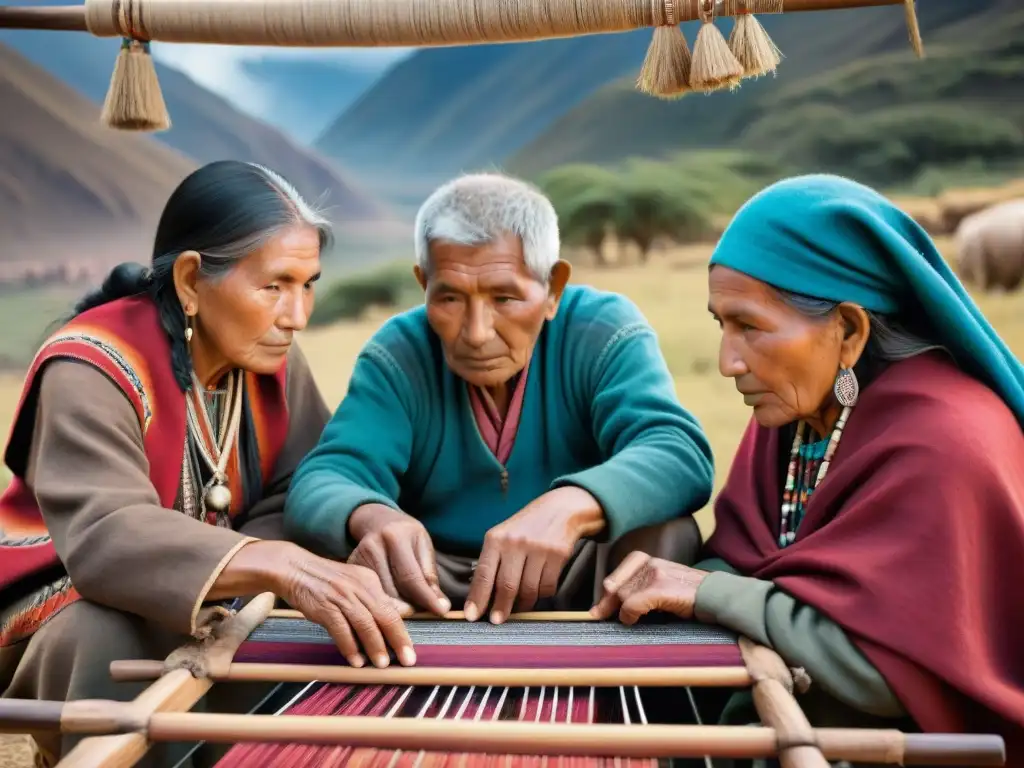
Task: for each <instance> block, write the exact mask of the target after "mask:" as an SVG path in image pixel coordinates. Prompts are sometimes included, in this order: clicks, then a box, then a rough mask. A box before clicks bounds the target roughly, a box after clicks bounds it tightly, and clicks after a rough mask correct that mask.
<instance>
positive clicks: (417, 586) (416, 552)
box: [348, 504, 452, 616]
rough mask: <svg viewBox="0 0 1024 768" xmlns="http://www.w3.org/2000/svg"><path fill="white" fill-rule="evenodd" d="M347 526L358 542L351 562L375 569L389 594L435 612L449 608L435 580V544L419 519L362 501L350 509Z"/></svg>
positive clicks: (441, 611)
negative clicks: (350, 515) (350, 513)
mask: <svg viewBox="0 0 1024 768" xmlns="http://www.w3.org/2000/svg"><path fill="white" fill-rule="evenodd" d="M349 528H350V530H351V531H352V535H353V537H354V538H355V539H356V540H358V542H359V544H358V546H357V547H356V548H355V550H353V552H352V554H351V555H349V558H348V562H349V564H350V565H362V566H365V567H367V568H369V569H371V570H372V571H374V573H376V574H377V576H378V577H379V578H380V583H381V586H382V587H383V588H384V591H385V592H387V593H388V594H389V595H391V597H395V598H400V599H403V600H407V601H408V602H410V603H412V604H413V605H414V606H416V607H417V608H422V609H424V610H427V611H430V612H432V613H436V614H437V615H438V616H443V615H444V614H446V613H448V611H449V610H451V607H452V606H451V603H450V602H449V601H448V598H447V597H445V595H444V592H442V591H441V586H440V584H439V583H438V579H437V562H436V561H435V559H434V544H433V542H431V540H430V534H428V533H427V529H426V528H424V527H423V524H422V523H421V522H420V521H419V520H416V519H415V518H414V517H411V516H409V515H407V514H405V513H404V512H399V511H397V510H394V509H391V507H386V506H384V505H383V504H364V505H363V506H361V507H359V508H358V509H356V510H355V511H354V512H353V513H352V522H351V523H350V524H349Z"/></svg>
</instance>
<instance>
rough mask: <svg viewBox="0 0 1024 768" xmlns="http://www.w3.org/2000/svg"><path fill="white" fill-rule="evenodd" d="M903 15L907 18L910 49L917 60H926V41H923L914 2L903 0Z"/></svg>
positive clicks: (912, 0)
mask: <svg viewBox="0 0 1024 768" xmlns="http://www.w3.org/2000/svg"><path fill="white" fill-rule="evenodd" d="M903 13H904V15H905V16H906V18H907V33H908V34H909V36H910V47H911V48H913V49H914V53H915V54H916V56H917V58H919V59H923V58H924V41H923V40H922V39H921V27H920V26H919V25H918V23H917V8H916V7H915V6H914V0H903Z"/></svg>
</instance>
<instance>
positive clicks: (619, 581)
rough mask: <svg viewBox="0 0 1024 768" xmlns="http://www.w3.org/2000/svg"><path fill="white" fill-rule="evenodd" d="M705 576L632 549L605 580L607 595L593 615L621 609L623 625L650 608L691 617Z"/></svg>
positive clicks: (595, 608) (620, 615)
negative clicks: (698, 590) (698, 589)
mask: <svg viewBox="0 0 1024 768" xmlns="http://www.w3.org/2000/svg"><path fill="white" fill-rule="evenodd" d="M705 576H707V572H706V571H699V570H697V569H696V568H690V567H689V566H685V565H680V564H679V563H673V562H670V561H668V560H662V559H660V558H657V557H651V556H650V555H648V554H646V553H644V552H631V553H630V554H629V556H628V557H627V558H626V559H625V560H623V561H622V564H621V565H620V566H619V567H618V568H616V569H615V570H614V571H613V572H612V573H611V575H609V576H608V577H607V578H606V579H605V580H604V584H603V586H604V595H603V596H602V597H601V599H600V600H599V601H598V602H597V604H596V605H595V606H594V607H593V608H591V609H590V615H591V616H593V617H594V618H596V619H607V618H610V617H611V615H612V614H613V613H615V612H616V611H618V613H619V620H620V621H621V622H622V623H623V624H635V623H636V622H637V620H638V619H639V618H640V617H641V616H644V615H646V614H648V613H650V612H651V611H665V612H666V613H672V614H675V615H676V616H678V617H680V618H682V619H692V618H693V606H694V603H695V602H696V600H697V588H698V587H699V586H700V585H701V582H702V581H704V577H705Z"/></svg>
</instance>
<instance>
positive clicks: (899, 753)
mask: <svg viewBox="0 0 1024 768" xmlns="http://www.w3.org/2000/svg"><path fill="white" fill-rule="evenodd" d="M16 703H18V705H20V703H24V702H22V701H17V702H16ZM63 710H65V712H63V713H62V714H60V715H58V717H57V719H56V720H55V721H52V722H49V725H50V728H49V730H51V731H55V730H59V731H60V732H62V733H95V732H100V731H103V730H108V731H109V730H115V731H121V732H124V731H131V730H139V731H141V732H143V733H144V736H142V737H144V738H147V739H148V740H151V741H159V742H164V741H207V742H212V743H247V742H248V743H301V744H316V745H324V746H340V745H344V746H361V748H370V749H378V750H404V751H419V750H423V751H428V752H438V753H462V754H466V753H476V754H490V755H542V756H549V757H573V756H589V757H617V758H641V759H642V758H683V757H701V756H709V757H712V758H733V759H758V758H762V759H763V758H771V757H776V756H779V755H780V753H781V752H784V751H785V742H784V738H783V737H782V735H781V734H780V733H779V732H778V731H777V730H775V729H773V728H767V727H750V726H721V725H642V726H638V725H613V724H603V723H599V724H580V723H574V724H573V723H534V722H523V721H500V720H499V721H452V722H449V723H446V724H445V726H444V727H443V728H438V727H437V724H436V722H433V721H430V720H421V719H418V718H397V719H392V718H380V717H367V716H355V717H349V716H346V717H329V716H318V717H316V716H308V715H281V716H273V715H215V714H200V713H181V712H157V713H153V714H151V715H148V716H147V717H145V718H142V719H140V718H139V715H138V713H137V711H135V710H134V709H133V706H132V705H124V703H120V702H117V701H74V702H70V703H68V705H65V706H63ZM33 715H34V716H35V719H34V723H35V724H36V725H37V726H40V725H45V723H44V722H43V721H44V719H45V718H43V717H42V713H41V712H37V713H33ZM808 737H809V738H810V739H811V743H812V744H813V746H814V749H815V750H818V751H820V754H821V755H822V756H823V759H826V760H828V761H834V762H835V761H844V760H845V761H848V762H855V763H874V764H895V765H932V766H935V765H961V766H1000V765H1004V764H1005V763H1006V748H1005V744H1004V741H1002V739H1001V738H999V737H998V736H989V735H975V734H955V735H954V734H911V735H904V734H903V733H901V732H900V731H898V730H891V729H855V728H819V729H817V730H813V731H811V732H810V733H809V734H808ZM108 738H116V737H108ZM780 748H781V749H780ZM60 765H65V763H60ZM90 765H103V766H108V765H131V763H126V762H117V763H110V762H103V763H95V762H94V763H90Z"/></svg>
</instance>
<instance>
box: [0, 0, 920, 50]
mask: <svg viewBox="0 0 1024 768" xmlns="http://www.w3.org/2000/svg"><path fill="white" fill-rule="evenodd" d="M414 1H415V0H405V2H406V3H411V2H414ZM196 2H197V3H198V2H200V0H196ZM343 2H344V0H338V4H339V5H342V4H343ZM719 2H720V0H719ZM903 3H904V0H785V4H784V12H785V13H801V12H806V11H834V10H845V9H850V8H872V7H878V6H888V5H902V4H903ZM251 4H252V6H253V7H254V12H257V13H258V12H259V7H260V5H261V2H260V0H251ZM699 4H700V0H686V1H685V2H683V3H681V7H680V8H679V14H680V21H682V22H686V21H694V20H696V19H699V18H700V14H699ZM225 13H227V14H231V13H233V11H227V12H225ZM211 17H212V18H211V25H212V26H216V24H217V23H218V17H217V16H216V15H214V14H212V13H211ZM0 29H48V30H61V31H65V32H88V31H89V29H88V27H87V26H86V22H85V5H58V6H49V7H30V6H9V5H7V6H0ZM624 31H626V29H606V30H595V31H594V33H595V34H596V33H608V32H624ZM153 39H154V40H157V41H159V40H160V39H161V38H160V37H159V36H156V37H154V38H153ZM526 39H535V38H532V37H531V38H518V37H516V36H515V35H514V34H512V33H509V34H508V35H505V36H502V38H501V40H500V42H517V41H518V42H523V41H525V40H526ZM175 42H188V43H214V42H218V43H219V42H221V41H219V40H212V39H209V38H208V37H204V36H203V35H202V33H201V32H196V33H195V34H194V35H191V36H189V37H188V38H187V39H184V38H182V39H178V38H175ZM473 42H478V43H480V42H499V41H498V40H494V41H485V40H478V41H468V43H467V44H472V43H473ZM228 44H231V43H228ZM241 44H243V45H244V44H252V45H275V44H277V45H280V43H275V42H274V41H273V40H269V39H268V40H262V41H259V42H256V41H252V42H246V43H241ZM406 44H408V41H405V40H402V41H394V42H391V41H380V42H378V43H377V45H381V46H387V45H406ZM439 44H440V43H439ZM445 44H448V43H445ZM456 44H461V43H456ZM299 45H315V43H313V42H303V43H299ZM339 45H343V44H339ZM423 45H424V46H429V45H432V44H431V43H424V44H423Z"/></svg>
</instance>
